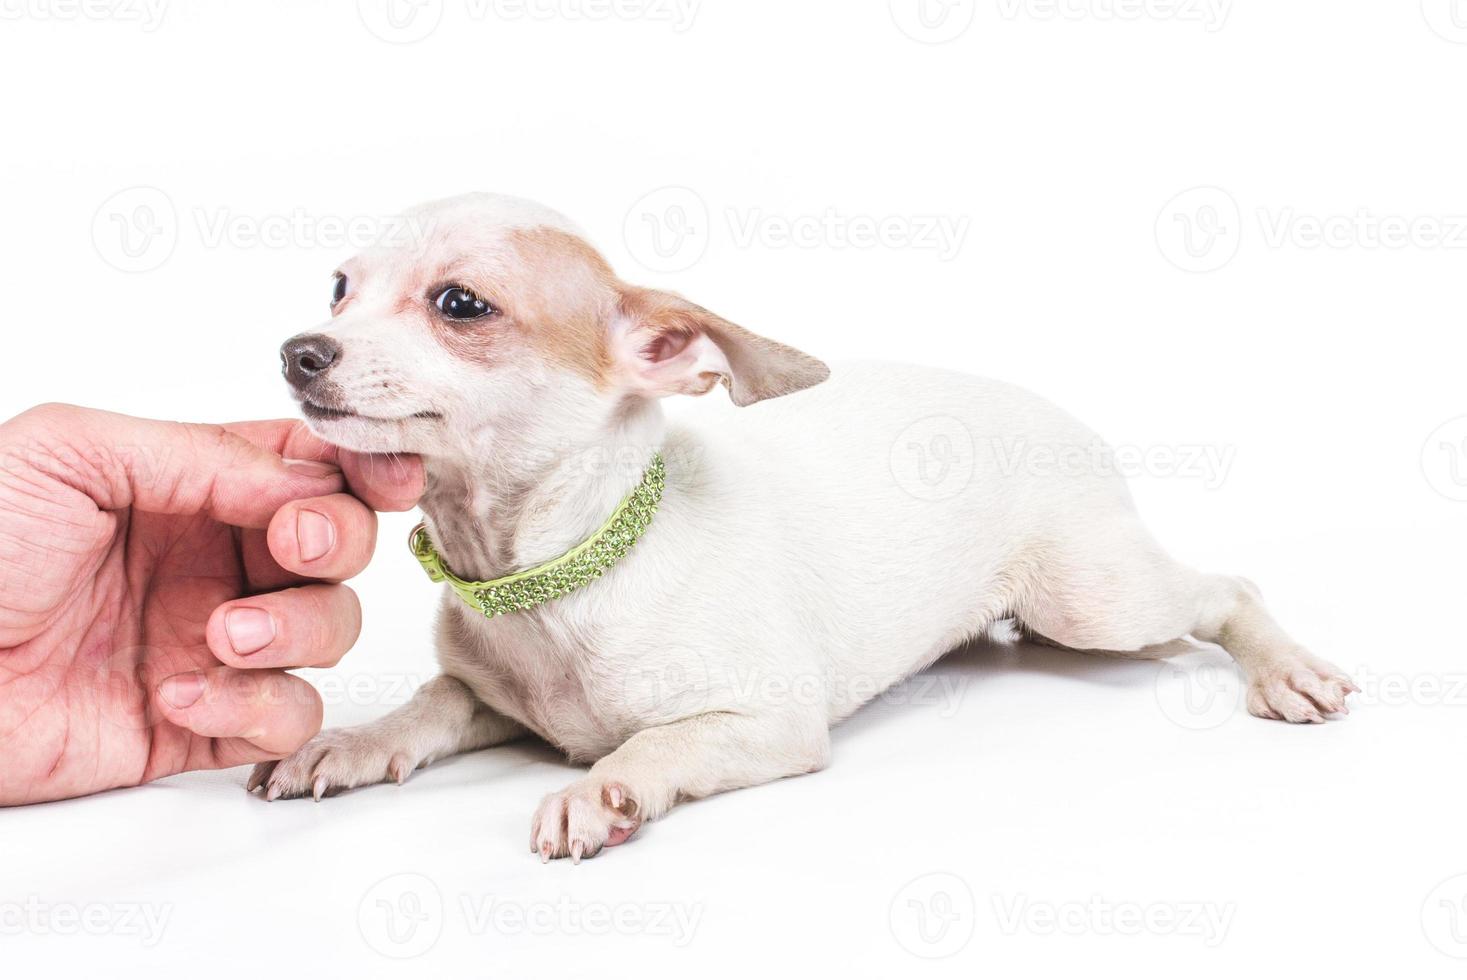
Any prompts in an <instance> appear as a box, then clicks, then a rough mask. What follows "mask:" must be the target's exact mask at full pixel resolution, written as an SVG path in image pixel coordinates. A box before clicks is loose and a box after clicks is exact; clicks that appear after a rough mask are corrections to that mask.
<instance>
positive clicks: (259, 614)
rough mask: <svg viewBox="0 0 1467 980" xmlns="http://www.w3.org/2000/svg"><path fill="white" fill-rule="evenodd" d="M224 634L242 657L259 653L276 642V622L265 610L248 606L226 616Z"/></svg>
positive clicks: (231, 611) (233, 610) (234, 610)
mask: <svg viewBox="0 0 1467 980" xmlns="http://www.w3.org/2000/svg"><path fill="white" fill-rule="evenodd" d="M224 632H225V633H227V634H229V645H230V646H231V647H233V648H234V652H235V653H237V654H239V655H240V656H241V657H248V656H249V655H250V654H252V653H258V652H260V651H261V650H263V649H265V648H266V647H268V646H269V645H270V644H271V643H273V642H274V641H275V620H273V619H271V618H270V614H269V613H267V612H266V611H265V610H263V609H253V608H250V607H248V606H245V607H242V608H239V609H231V610H229V612H227V613H225V614H224Z"/></svg>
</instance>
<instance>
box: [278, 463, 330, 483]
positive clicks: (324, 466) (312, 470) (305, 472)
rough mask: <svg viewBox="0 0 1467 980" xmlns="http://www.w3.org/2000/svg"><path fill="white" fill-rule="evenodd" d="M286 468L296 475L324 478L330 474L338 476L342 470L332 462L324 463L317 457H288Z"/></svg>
mask: <svg viewBox="0 0 1467 980" xmlns="http://www.w3.org/2000/svg"><path fill="white" fill-rule="evenodd" d="M285 468H286V469H288V470H290V471H291V472H292V473H294V474H295V475H296V476H309V477H312V478H313V479H324V478H325V477H328V476H337V475H338V474H340V473H341V470H340V469H338V468H337V467H335V466H332V465H331V464H330V463H323V462H321V461H320V460H317V459H287V460H286V461H285Z"/></svg>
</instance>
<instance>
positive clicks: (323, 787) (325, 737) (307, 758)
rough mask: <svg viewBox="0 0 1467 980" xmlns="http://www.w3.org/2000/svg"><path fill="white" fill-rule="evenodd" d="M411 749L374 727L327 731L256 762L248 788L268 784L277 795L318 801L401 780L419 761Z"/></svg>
mask: <svg viewBox="0 0 1467 980" xmlns="http://www.w3.org/2000/svg"><path fill="white" fill-rule="evenodd" d="M416 764H417V760H415V759H414V758H413V757H412V756H411V755H410V754H409V753H406V752H402V751H398V750H397V749H396V747H395V746H393V745H390V744H387V743H385V742H384V740H383V739H382V738H381V737H380V736H377V735H375V734H374V733H372V732H370V731H361V730H356V729H350V728H345V729H332V730H328V731H324V732H322V733H321V734H319V735H317V736H316V737H315V738H313V739H311V740H310V741H309V742H307V743H306V744H305V745H303V746H301V747H300V748H299V749H297V750H296V751H295V752H293V753H292V754H291V755H289V756H287V757H286V758H284V759H281V760H279V761H276V762H262V763H260V764H259V765H257V766H255V769H254V771H253V772H252V773H251V774H250V778H249V780H248V781H247V782H246V784H245V788H246V789H247V790H249V791H250V792H254V791H255V790H256V789H259V788H261V787H264V789H265V799H266V800H267V801H271V802H273V801H275V800H278V799H290V798H293V797H301V796H309V797H310V798H311V799H313V800H315V801H316V802H318V803H319V802H320V801H321V800H322V799H324V798H326V797H328V796H334V795H335V794H337V793H339V792H341V791H342V790H348V789H352V788H354V787H357V786H367V785H370V784H372V783H382V782H387V781H389V780H392V781H395V782H397V783H399V784H400V783H402V782H404V781H406V780H407V778H408V776H409V775H410V774H411V773H412V771H413V769H414V768H415V767H416Z"/></svg>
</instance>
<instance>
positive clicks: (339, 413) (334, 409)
mask: <svg viewBox="0 0 1467 980" xmlns="http://www.w3.org/2000/svg"><path fill="white" fill-rule="evenodd" d="M301 414H302V415H304V416H305V417H306V418H308V419H311V420H312V421H315V422H343V421H346V420H348V419H353V420H356V421H358V422H379V423H391V422H411V421H413V420H414V419H429V420H432V419H441V418H443V414H442V413H441V412H434V411H422V412H414V413H413V414H411V415H401V416H398V417H396V418H385V417H383V416H380V415H364V414H362V413H361V412H357V411H353V410H352V409H350V408H345V407H342V406H339V405H326V404H323V403H321V402H318V401H313V400H312V399H310V398H302V399H301Z"/></svg>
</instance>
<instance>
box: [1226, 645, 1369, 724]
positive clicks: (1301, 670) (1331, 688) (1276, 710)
mask: <svg viewBox="0 0 1467 980" xmlns="http://www.w3.org/2000/svg"><path fill="white" fill-rule="evenodd" d="M1359 690H1360V689H1359V688H1358V687H1356V686H1355V683H1354V682H1353V681H1352V680H1350V678H1349V677H1347V676H1346V675H1345V674H1344V673H1343V672H1342V671H1341V670H1340V669H1339V668H1338V667H1335V666H1334V665H1333V664H1330V663H1327V662H1326V661H1323V660H1320V659H1318V658H1316V657H1313V656H1310V655H1308V654H1303V653H1299V654H1293V655H1290V656H1289V657H1288V658H1287V659H1285V660H1284V661H1282V662H1280V663H1276V664H1273V665H1271V666H1270V667H1269V669H1267V670H1265V671H1264V672H1262V673H1261V674H1259V675H1258V676H1256V677H1254V678H1253V679H1252V680H1251V681H1250V682H1249V685H1248V711H1249V713H1251V714H1254V715H1257V716H1258V717H1260V718H1273V719H1277V720H1280V721H1287V722H1291V723H1293V724H1296V725H1304V724H1308V725H1319V724H1323V723H1324V722H1325V721H1326V720H1327V719H1328V717H1329V716H1330V715H1347V714H1349V713H1350V708H1349V705H1347V704H1346V703H1345V699H1346V698H1348V697H1349V696H1350V695H1351V694H1354V693H1358V692H1359Z"/></svg>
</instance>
